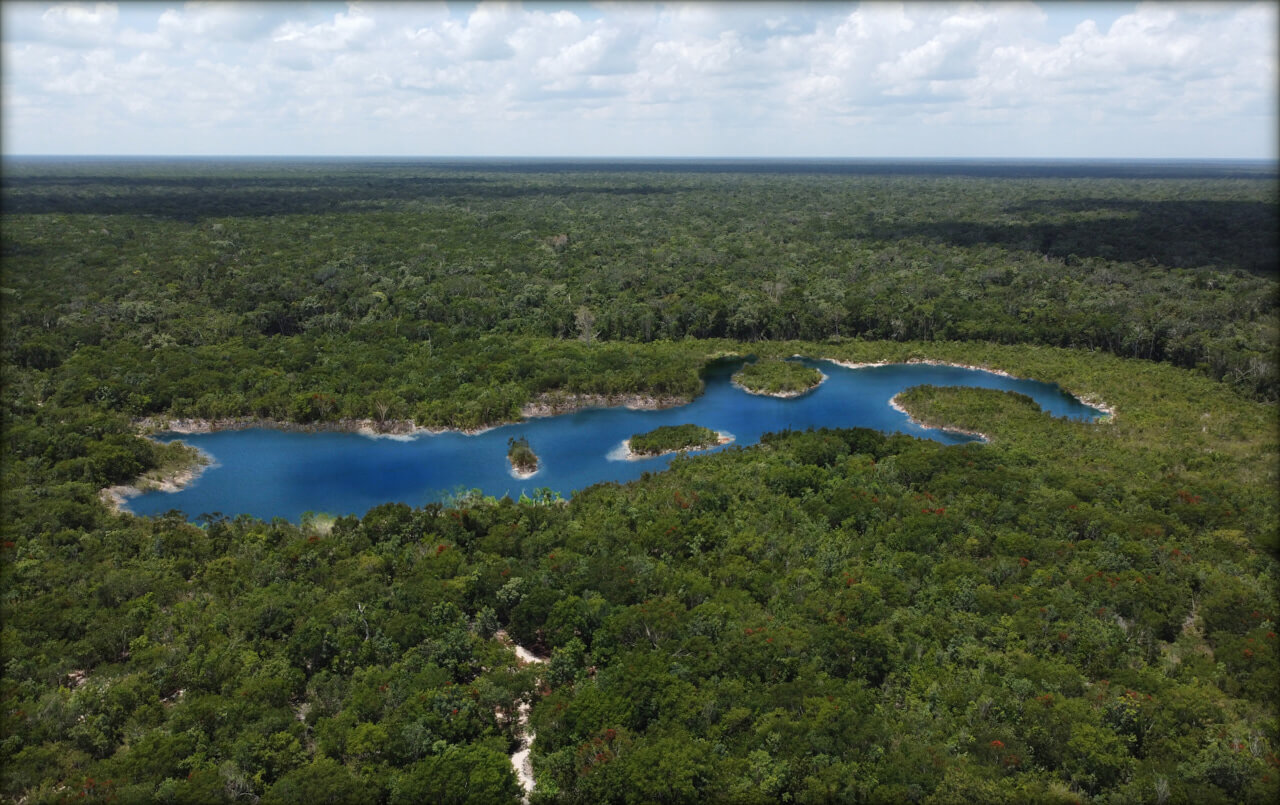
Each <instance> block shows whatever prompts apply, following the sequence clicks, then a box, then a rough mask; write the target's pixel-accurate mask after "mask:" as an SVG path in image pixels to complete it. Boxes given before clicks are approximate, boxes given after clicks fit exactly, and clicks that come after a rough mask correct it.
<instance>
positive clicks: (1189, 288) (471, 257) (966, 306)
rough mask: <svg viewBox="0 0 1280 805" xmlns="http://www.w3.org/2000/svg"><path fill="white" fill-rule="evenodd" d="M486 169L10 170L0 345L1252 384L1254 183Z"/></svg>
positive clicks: (1259, 338)
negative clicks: (653, 355) (360, 350)
mask: <svg viewBox="0 0 1280 805" xmlns="http://www.w3.org/2000/svg"><path fill="white" fill-rule="evenodd" d="M486 164H487V163H476V164H475V165H471V166H469V167H467V166H463V167H442V166H440V165H430V166H422V165H416V164H415V163H404V164H383V163H362V162H355V163H351V164H347V165H340V166H339V165H334V164H331V163H325V162H307V161H299V162H280V163H276V162H267V163H263V164H261V165H258V164H257V163H252V162H250V163H244V162H236V163H230V164H229V165H219V164H216V163H211V164H206V163H193V164H188V163H184V162H167V163H136V164H134V163H105V164H104V163H97V162H88V163H77V164H73V165H67V166H49V165H47V164H46V163H44V162H23V163H19V165H18V167H17V169H14V170H13V171H11V172H10V175H7V176H6V178H5V182H4V194H3V203H4V211H5V228H4V229H5V235H4V245H3V255H4V265H5V287H6V288H7V290H6V303H7V304H6V307H5V325H6V326H5V341H4V349H5V355H6V358H7V359H8V360H9V361H11V362H13V363H16V364H19V365H22V366H27V367H31V368H49V367H52V366H57V365H59V364H60V363H61V361H63V360H65V359H67V358H68V357H69V356H70V355H72V354H73V353H74V352H75V351H76V350H77V349H79V348H80V347H81V346H84V345H122V346H123V345H134V346H137V347H141V348H143V349H145V350H148V351H149V352H150V351H155V350H159V351H161V352H166V351H172V350H178V351H182V352H191V351H192V350H194V349H196V348H200V347H209V346H213V347H217V346H218V345H222V344H227V345H233V344H237V343H240V341H239V340H240V339H250V340H251V339H254V338H256V337H259V336H270V337H274V336H283V337H285V338H294V337H303V338H304V339H306V340H308V341H314V340H315V339H317V338H324V339H332V338H335V337H336V338H342V337H350V338H352V339H358V340H361V341H364V340H367V339H368V338H369V336H368V333H369V332H370V330H369V327H370V326H376V327H377V329H378V330H379V331H381V332H387V333H393V334H395V335H396V336H397V337H398V336H402V335H403V336H407V337H409V338H410V339H411V340H413V341H426V340H428V339H433V340H441V339H443V340H448V341H458V340H468V339H471V338H474V337H476V336H478V335H480V334H501V335H504V336H516V335H518V336H536V337H551V338H575V337H581V338H582V339H583V340H586V341H590V340H594V339H605V340H610V341H639V342H649V341H661V340H679V339H684V338H690V337H693V338H702V339H705V338H731V339H735V340H746V341H754V340H761V339H791V338H799V339H806V340H822V339H825V338H828V337H847V336H858V337H863V338H871V339H892V340H987V341H994V342H998V343H1039V344H1046V345H1052V346H1066V347H1074V348H1083V349H1102V350H1107V351H1109V352H1113V353H1115V354H1117V355H1121V356H1125V357H1139V358H1144V359H1150V360H1157V361H1168V362H1171V363H1173V364H1175V365H1178V366H1184V367H1188V368H1196V369H1198V370H1200V371H1203V372H1205V373H1206V374H1208V375H1210V376H1212V377H1214V378H1217V379H1223V380H1226V381H1227V382H1229V383H1231V384H1233V385H1235V386H1236V387H1237V388H1240V389H1241V390H1244V391H1246V392H1247V393H1250V394H1252V395H1255V396H1258V397H1261V398H1265V399H1274V398H1275V397H1276V395H1277V389H1278V386H1277V372H1276V347H1277V342H1276V336H1277V328H1276V302H1277V296H1276V282H1275V280H1276V266H1277V261H1278V260H1280V249H1278V248H1277V237H1278V235H1277V191H1276V185H1275V183H1274V182H1267V181H1256V180H1254V179H1243V178H1223V177H1221V176H1219V177H1217V178H1187V177H1186V176H1179V177H1178V178H1090V177H1075V178H1044V177H1040V176H1028V177H1024V178H1010V177H1008V176H973V175H965V174H963V172H961V173H957V172H954V171H953V172H951V173H950V174H945V173H944V175H928V176H925V175H913V174H912V173H911V172H910V171H898V172H896V173H885V174H879V173H856V172H854V173H842V172H838V171H837V172H834V173H833V172H822V171H817V170H815V171H814V172H812V173H803V172H800V173H797V172H791V173H785V172H778V173H767V172H762V173H751V172H723V173H722V172H695V171H694V170H693V168H692V167H690V170H689V171H679V170H666V169H663V170H652V171H624V172H609V171H606V170H605V169H604V167H603V166H602V167H601V168H600V169H599V170H593V171H586V170H582V171H577V170H575V171H568V172H566V171H559V172H556V171H541V172H531V171H527V170H524V169H522V170H520V171H516V170H505V169H504V170H503V171H497V170H494V169H492V166H490V167H489V168H488V169H482V168H484V166H485V165H486ZM584 164H586V163H584ZM255 166H256V167H255ZM529 167H530V166H529V165H525V168H529ZM553 167H554V166H553ZM1005 167H1008V166H1005ZM1141 167H1143V166H1141V165H1139V166H1138V167H1137V168H1134V169H1135V170H1137V169H1138V168H1141ZM1148 167H1149V166H1148ZM1184 167H1185V166H1184ZM1237 167H1238V166H1237ZM1228 168H1230V166H1228V167H1227V168H1224V170H1227V169H1228ZM1010 169H1011V170H1012V168H1011V167H1010ZM833 170H834V168H833ZM1258 170H1262V171H1263V173H1265V170H1263V169H1262V168H1258ZM255 171H256V172H255ZM1251 175H1252V174H1251ZM1162 176H1164V175H1163V174H1162ZM379 338H380V336H374V340H375V341H376V340H378V339H379ZM113 348H114V346H113ZM342 349H343V348H342V347H338V351H339V352H341V351H342Z"/></svg>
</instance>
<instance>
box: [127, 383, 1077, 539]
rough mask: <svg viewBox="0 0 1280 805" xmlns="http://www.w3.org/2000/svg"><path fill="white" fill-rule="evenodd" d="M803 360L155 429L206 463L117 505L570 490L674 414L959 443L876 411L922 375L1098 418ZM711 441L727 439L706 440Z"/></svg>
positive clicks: (354, 502) (281, 504) (324, 505)
mask: <svg viewBox="0 0 1280 805" xmlns="http://www.w3.org/2000/svg"><path fill="white" fill-rule="evenodd" d="M804 362H805V363H806V364H809V365H811V366H816V367H817V368H819V369H821V370H822V371H823V372H824V373H825V374H826V375H827V376H828V379H827V380H826V382H824V383H823V384H822V385H821V386H819V387H818V388H817V389H815V390H813V391H811V392H809V393H807V394H805V395H803V396H800V397H795V398H792V399H777V398H773V397H763V396H759V395H754V394H747V393H746V392H744V391H742V390H740V389H737V388H735V387H734V386H733V385H732V384H731V383H730V380H729V377H730V375H731V374H732V373H733V372H734V371H736V370H737V368H738V366H740V365H741V361H734V362H721V363H717V364H713V365H712V366H711V367H709V368H708V370H707V373H706V392H705V393H704V394H702V396H700V397H698V398H697V399H696V400H694V401H693V402H691V403H689V404H688V405H684V406H681V407H679V408H669V409H666V410H664V411H632V410H629V409H626V408H590V409H586V410H583V411H578V412H576V413H572V414H565V415H563V416H557V417H546V418H542V419H532V420H529V421H527V422H521V423H517V424H513V425H504V426H502V427H500V428H494V429H493V430H489V431H486V432H484V433H481V434H478V435H475V436H467V435H464V434H460V433H442V434H439V435H424V436H419V437H416V438H414V439H412V440H408V441H404V440H395V439H387V438H370V437H367V436H361V435H358V434H353V433H299V432H286V431H276V430H264V429H252V430H237V431H220V432H217V433H205V434H197V435H181V436H179V435H176V434H162V435H161V436H159V438H160V439H162V440H164V441H172V440H174V439H181V440H182V441H184V442H186V443H187V444H190V445H194V446H196V447H198V448H200V449H201V450H203V451H205V452H206V453H208V454H209V455H210V456H211V457H212V459H213V462H214V464H213V465H212V466H210V467H209V468H208V469H206V470H205V472H204V474H203V475H201V476H200V478H199V479H197V480H196V481H195V483H193V484H191V485H190V486H188V487H187V488H186V489H183V490H181V491H179V492H173V493H165V492H152V493H148V494H146V495H142V496H140V497H137V498H134V499H133V500H131V501H130V502H129V509H130V510H131V511H133V512H134V513H135V514H143V515H146V514H162V513H164V512H166V511H169V510H170V509H181V510H182V511H183V512H185V513H186V514H187V515H188V516H189V517H191V518H195V517H197V516H199V515H201V514H208V513H215V512H218V513H222V514H225V515H228V516H234V515H236V514H242V513H244V514H251V515H254V516H256V517H261V518H264V519H270V518H272V517H284V518H286V519H289V520H293V521H295V522H296V521H297V520H299V519H300V516H301V515H302V514H303V513H304V512H308V511H313V512H326V513H329V514H335V515H344V514H361V515H362V514H364V513H365V512H366V511H368V510H369V509H370V508H372V507H373V506H376V505H378V504H380V503H385V502H387V501H399V502H404V503H408V504H410V505H413V506H419V505H422V504H424V503H428V502H431V501H438V500H442V499H444V498H446V497H448V496H450V495H453V494H457V493H460V492H465V491H468V490H471V489H479V490H481V491H482V492H483V493H485V494H488V495H495V496H498V497H501V496H503V495H510V496H511V497H513V498H516V497H519V496H520V495H521V494H522V493H527V494H530V495H532V494H534V493H535V492H536V491H537V490H540V489H542V488H549V489H551V490H553V491H555V492H559V493H560V494H562V495H565V496H569V495H571V494H572V493H573V492H574V491H576V490H579V489H584V488H586V487H588V486H590V485H592V484H595V483H599V482H601V481H629V480H632V479H635V478H638V477H640V475H641V474H642V473H645V472H653V471H656V470H661V469H663V468H665V467H666V466H667V464H668V463H669V462H670V461H671V456H669V455H667V456H658V457H654V458H649V459H644V460H640V461H627V460H623V459H621V458H620V454H621V450H620V447H621V444H622V441H623V440H624V439H627V438H629V437H630V436H631V435H632V434H635V433H643V432H645V431H649V430H652V429H654V428H656V427H658V426H660V425H678V424H681V423H685V422H692V423H695V424H698V425H703V426H706V427H708V428H711V429H713V430H718V431H723V432H727V433H729V434H732V435H733V437H734V441H733V444H732V445H730V446H733V445H738V446H747V445H751V444H755V443H756V442H758V441H759V439H760V436H761V435H762V434H764V433H768V432H770V431H778V430H783V429H785V428H792V429H804V428H809V427H866V428H875V429H876V430H880V431H885V432H890V433H891V432H901V433H908V434H911V435H913V436H921V437H924V438H928V439H934V440H936V441H939V442H943V443H945V444H957V443H960V442H967V441H972V437H969V436H965V435H962V434H957V433H948V432H946V431H941V430H935V429H928V428H922V427H919V426H918V425H915V424H913V423H912V422H910V420H909V419H908V418H907V417H906V415H905V414H902V413H900V412H898V411H895V410H893V409H892V408H890V407H889V400H890V399H891V398H892V397H893V396H894V395H895V394H897V393H898V392H900V391H903V390H904V389H907V388H910V387H911V386H918V385H921V384H925V383H929V384H932V385H935V386H977V387H980V388H990V389H1003V390H1011V391H1017V392H1020V393H1022V394H1026V395H1027V396H1029V397H1031V398H1032V399H1034V400H1035V401H1036V402H1037V403H1039V404H1040V407H1041V408H1043V409H1044V410H1046V411H1048V412H1049V413H1051V414H1053V415H1054V416H1060V417H1069V418H1071V419H1076V420H1084V421H1088V420H1093V419H1095V418H1097V417H1098V416H1100V412H1099V411H1098V410H1096V409H1094V408H1091V407H1089V406H1087V405H1085V404H1084V403H1082V402H1080V401H1079V400H1077V399H1075V398H1074V397H1071V396H1070V395H1067V394H1065V393H1064V392H1063V391H1062V390H1061V389H1060V388H1059V387H1058V386H1056V385H1051V384H1048V383H1041V382H1038V381H1035V380H1023V379H1019V378H1010V377H1002V376H1000V375H995V374H991V373H990V372H983V371H980V370H976V369H960V368H956V367H950V366H931V365H927V364H910V365H904V364H896V365H892V366H878V367H869V368H864V369H846V368H844V367H841V366H837V365H835V364H833V363H830V362H828V361H804ZM512 436H524V437H526V438H527V439H528V440H529V445H530V446H531V447H532V448H533V449H534V452H536V453H537V454H538V458H539V460H540V467H541V468H540V469H539V471H538V473H537V474H536V475H534V476H533V477H532V478H528V479H524V480H520V479H517V478H514V477H512V475H511V473H510V465H509V464H508V462H507V439H508V438H510V437H512ZM717 449H721V450H723V449H726V448H725V447H720V448H711V450H717ZM711 450H709V451H706V452H711Z"/></svg>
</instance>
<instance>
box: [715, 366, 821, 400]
mask: <svg viewBox="0 0 1280 805" xmlns="http://www.w3.org/2000/svg"><path fill="white" fill-rule="evenodd" d="M733 381H734V382H735V383H737V384H738V385H740V386H742V387H743V388H744V389H746V390H747V391H750V392H752V393H754V394H775V395H794V394H799V393H801V392H804V391H808V390H809V389H811V388H813V387H815V386H817V385H818V384H819V383H821V382H822V373H821V372H819V371H818V370H817V369H813V368H811V367H808V366H805V365H804V364H801V363H796V362H795V361H780V360H776V359H764V360H758V361H753V362H751V363H748V364H746V365H744V366H743V367H742V368H741V369H740V370H738V371H737V372H736V373H735V374H734V375H733Z"/></svg>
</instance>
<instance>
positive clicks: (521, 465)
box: [507, 436, 538, 472]
mask: <svg viewBox="0 0 1280 805" xmlns="http://www.w3.org/2000/svg"><path fill="white" fill-rule="evenodd" d="M507 460H508V461H510V462H511V466H512V467H515V468H516V469H517V470H523V471H525V472H532V471H534V470H536V469H538V456H537V455H535V454H534V452H533V449H532V448H530V447H529V440H528V439H526V438H525V437H523V436H521V437H520V438H518V439H517V438H516V437H514V436H512V437H511V438H510V439H507Z"/></svg>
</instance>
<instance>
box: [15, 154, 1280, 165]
mask: <svg viewBox="0 0 1280 805" xmlns="http://www.w3.org/2000/svg"><path fill="white" fill-rule="evenodd" d="M0 159H353V160H372V159H441V160H521V161H567V160H580V161H622V162H625V161H662V160H666V161H673V160H674V161H739V162H765V161H772V162H779V161H791V162H1146V163H1150V162H1268V163H1277V162H1280V156H1267V157H1209V156H1193V157H1188V156H1181V157H1127V156H1087V157H1082V156H1019V157H1009V156H767V155H755V156H705V155H647V156H636V155H610V156H595V155H582V156H574V155H564V154H558V155H536V156H530V155H516V154H482V155H464V154H11V153H0Z"/></svg>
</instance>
